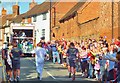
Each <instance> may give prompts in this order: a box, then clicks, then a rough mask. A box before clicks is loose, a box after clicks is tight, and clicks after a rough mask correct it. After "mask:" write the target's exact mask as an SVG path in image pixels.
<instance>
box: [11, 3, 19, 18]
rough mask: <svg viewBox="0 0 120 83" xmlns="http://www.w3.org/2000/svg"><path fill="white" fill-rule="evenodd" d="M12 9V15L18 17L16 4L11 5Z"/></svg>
mask: <svg viewBox="0 0 120 83" xmlns="http://www.w3.org/2000/svg"><path fill="white" fill-rule="evenodd" d="M12 9H13V15H15V16H17V15H19V6H18V5H17V4H16V5H13V7H12Z"/></svg>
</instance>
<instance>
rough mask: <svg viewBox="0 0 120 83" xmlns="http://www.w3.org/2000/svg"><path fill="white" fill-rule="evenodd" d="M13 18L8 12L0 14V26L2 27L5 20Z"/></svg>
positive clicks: (4, 24)
mask: <svg viewBox="0 0 120 83" xmlns="http://www.w3.org/2000/svg"><path fill="white" fill-rule="evenodd" d="M13 18H15V16H14V15H13V14H8V15H1V16H0V28H3V27H4V26H6V22H7V20H9V23H10V21H11V20H12V19H13Z"/></svg>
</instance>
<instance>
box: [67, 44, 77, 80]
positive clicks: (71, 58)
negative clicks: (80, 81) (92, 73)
mask: <svg viewBox="0 0 120 83" xmlns="http://www.w3.org/2000/svg"><path fill="white" fill-rule="evenodd" d="M78 54H79V51H78V49H77V48H75V45H74V43H73V42H71V43H70V47H69V48H68V50H67V56H68V62H69V66H70V70H68V71H69V78H70V77H71V74H73V75H72V80H75V71H76V69H75V68H76V60H77V57H78Z"/></svg>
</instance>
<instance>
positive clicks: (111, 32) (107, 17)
mask: <svg viewBox="0 0 120 83" xmlns="http://www.w3.org/2000/svg"><path fill="white" fill-rule="evenodd" d="M119 8H120V5H119V2H78V3H76V4H75V5H74V7H72V8H71V9H70V10H69V11H68V12H67V13H66V14H65V15H64V16H63V17H62V18H61V19H60V20H59V22H60V28H59V29H56V30H54V33H55V34H57V33H59V34H58V35H56V36H55V37H54V38H55V39H58V38H59V39H61V38H65V39H67V40H80V39H86V38H94V39H98V38H99V37H100V36H102V37H105V38H107V40H108V41H109V42H111V41H112V39H114V40H115V39H116V38H118V37H119V36H120V25H119V21H120V18H119V10H120V9H119ZM56 18H57V17H56ZM51 35H52V33H51Z"/></svg>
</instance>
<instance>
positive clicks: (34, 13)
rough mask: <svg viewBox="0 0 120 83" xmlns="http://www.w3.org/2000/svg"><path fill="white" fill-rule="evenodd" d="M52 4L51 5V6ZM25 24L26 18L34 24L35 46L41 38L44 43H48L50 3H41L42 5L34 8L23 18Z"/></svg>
mask: <svg viewBox="0 0 120 83" xmlns="http://www.w3.org/2000/svg"><path fill="white" fill-rule="evenodd" d="M53 4H54V3H51V6H52V5H53ZM24 18H25V22H27V21H28V18H32V19H31V22H32V23H34V24H35V32H36V34H35V35H36V44H37V43H38V42H39V41H40V38H41V37H45V41H46V42H47V41H50V2H43V3H42V4H39V5H36V6H34V7H33V8H32V9H31V10H29V11H28V12H27V13H26V15H25V16H24Z"/></svg>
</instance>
